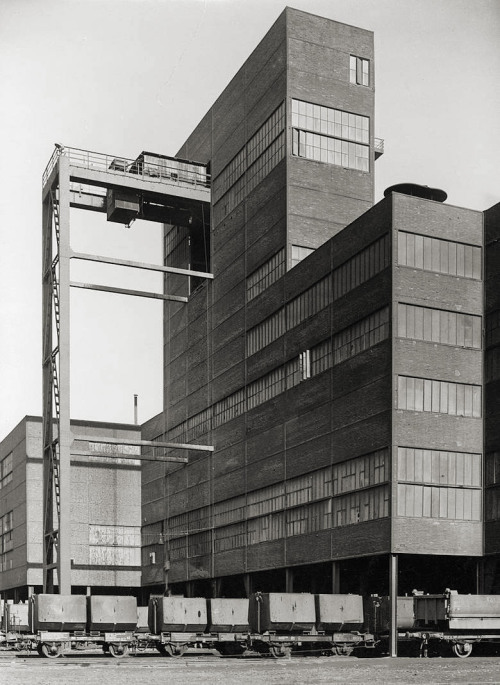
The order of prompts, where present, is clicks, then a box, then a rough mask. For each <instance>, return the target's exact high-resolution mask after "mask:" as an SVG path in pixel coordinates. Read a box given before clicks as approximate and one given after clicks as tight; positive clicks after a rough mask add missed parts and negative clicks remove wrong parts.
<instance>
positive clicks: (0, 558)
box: [0, 511, 14, 571]
mask: <svg viewBox="0 0 500 685" xmlns="http://www.w3.org/2000/svg"><path fill="white" fill-rule="evenodd" d="M13 528H14V522H13V512H12V511H9V512H7V514H5V515H4V516H0V571H7V570H9V569H11V568H12V559H9V558H8V553H9V552H10V551H11V550H12V549H13V547H14V541H13V537H12V534H13ZM9 556H10V555H9Z"/></svg>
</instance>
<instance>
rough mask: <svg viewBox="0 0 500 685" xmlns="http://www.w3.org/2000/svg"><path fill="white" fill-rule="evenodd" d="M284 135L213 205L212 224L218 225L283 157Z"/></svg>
mask: <svg viewBox="0 0 500 685" xmlns="http://www.w3.org/2000/svg"><path fill="white" fill-rule="evenodd" d="M285 141H286V139H285V134H284V133H283V132H282V133H280V135H279V136H278V137H277V138H276V140H274V141H273V142H272V143H271V145H270V146H269V147H268V148H267V149H266V150H264V152H263V153H262V154H261V155H260V157H258V158H257V160H256V161H255V162H254V163H253V164H252V166H251V167H249V168H248V169H247V171H246V172H245V173H244V174H243V176H241V177H240V178H239V179H238V180H237V181H236V182H235V184H234V185H233V186H232V187H231V188H229V190H228V191H227V192H226V193H225V195H223V196H222V198H221V199H220V200H219V202H217V204H215V205H214V214H213V216H214V223H215V224H218V223H219V222H220V221H222V220H223V219H224V217H225V216H227V215H228V214H229V212H231V211H232V210H233V209H234V208H235V207H236V206H237V205H239V203H240V202H242V200H244V198H245V197H246V196H247V195H248V193H250V192H251V191H252V190H253V189H254V188H255V187H256V186H257V185H258V184H259V183H260V182H261V181H262V179H264V178H265V177H266V176H267V175H268V174H269V173H270V172H271V171H272V170H273V169H274V167H275V166H276V165H277V164H278V163H279V162H281V160H282V159H284V157H285Z"/></svg>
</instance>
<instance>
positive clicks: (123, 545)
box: [89, 525, 141, 566]
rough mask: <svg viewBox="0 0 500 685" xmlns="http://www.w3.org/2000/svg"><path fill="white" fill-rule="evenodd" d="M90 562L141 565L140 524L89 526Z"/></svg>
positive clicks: (107, 564) (106, 564)
mask: <svg viewBox="0 0 500 685" xmlns="http://www.w3.org/2000/svg"><path fill="white" fill-rule="evenodd" d="M89 562H90V563H91V564H96V565H98V566H122V565H123V566H140V565H141V529H140V528H139V527H138V526H98V525H90V526H89Z"/></svg>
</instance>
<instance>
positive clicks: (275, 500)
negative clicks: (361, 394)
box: [168, 449, 390, 535]
mask: <svg viewBox="0 0 500 685" xmlns="http://www.w3.org/2000/svg"><path fill="white" fill-rule="evenodd" d="M389 469H390V464H389V450H388V449H381V450H377V451H376V452H372V453H370V454H366V455H363V456H362V457H356V458H354V459H350V460H348V461H345V462H341V463H339V464H334V465H333V466H328V467H326V468H323V469H319V470H317V471H314V472H312V473H308V474H306V475H303V476H297V477H296V478H290V479H289V480H287V481H286V482H283V481H282V482H279V483H275V484H273V485H269V486H267V487H265V488H260V489H259V490H253V491H252V492H248V493H247V494H246V495H239V496H237V497H232V498H231V499H228V500H224V501H223V502H216V503H215V504H214V505H213V508H212V512H213V526H214V527H215V528H219V527H221V526H227V525H231V524H234V523H237V522H238V521H243V520H245V519H251V518H256V517H261V516H265V515H267V514H271V513H273V512H276V511H281V510H283V509H289V508H293V507H297V506H300V505H303V504H308V503H310V502H314V501H317V500H323V499H328V498H331V497H337V496H339V495H344V494H346V493H349V492H354V491H357V490H360V489H364V488H373V487H374V486H376V485H380V484H381V483H384V482H387V480H388V479H389V473H390V471H389ZM209 527H210V516H209V507H201V508H200V509H196V510H193V511H190V512H185V513H183V514H179V515H178V516H174V517H172V518H171V519H169V522H168V530H169V532H170V533H172V534H174V535H175V533H177V534H178V535H183V534H186V533H187V532H188V531H192V532H195V531H200V530H203V529H207V528H209Z"/></svg>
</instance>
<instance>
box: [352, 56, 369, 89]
mask: <svg viewBox="0 0 500 685" xmlns="http://www.w3.org/2000/svg"><path fill="white" fill-rule="evenodd" d="M349 81H350V82H351V83H356V84H357V85H358V86H369V85H370V60H368V59H364V58H363V57H356V56H355V55H350V58H349Z"/></svg>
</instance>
